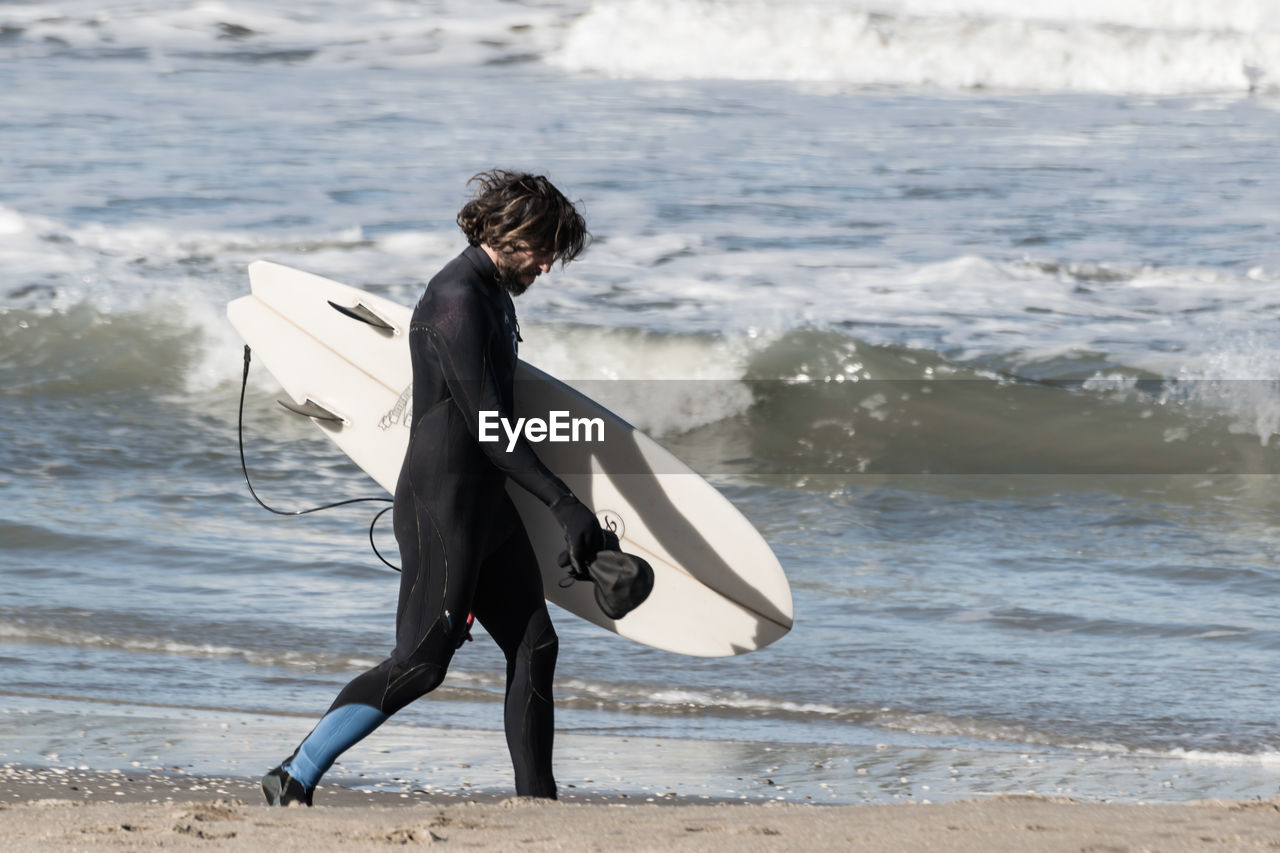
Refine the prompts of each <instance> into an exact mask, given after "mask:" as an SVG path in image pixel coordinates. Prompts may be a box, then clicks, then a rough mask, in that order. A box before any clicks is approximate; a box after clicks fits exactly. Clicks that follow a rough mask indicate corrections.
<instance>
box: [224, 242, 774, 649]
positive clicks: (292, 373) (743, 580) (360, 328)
mask: <svg viewBox="0 0 1280 853" xmlns="http://www.w3.org/2000/svg"><path fill="white" fill-rule="evenodd" d="M249 279H250V286H251V293H250V295H248V296H243V297H241V298H239V299H235V300H233V301H231V302H230V303H228V305H227V315H228V318H229V319H230V321H231V324H232V325H233V326H234V327H235V329H236V331H237V332H238V333H239V334H240V336H241V337H242V338H243V339H244V341H245V343H247V344H248V345H249V346H250V348H251V349H252V350H253V352H254V355H255V356H256V357H257V359H258V360H259V361H261V362H262V364H263V365H265V367H266V368H267V370H268V371H269V372H270V373H271V374H272V376H274V377H275V379H276V380H277V381H278V382H279V383H280V385H281V386H282V387H283V388H284V390H285V391H286V393H288V395H289V397H290V398H291V399H292V402H293V404H294V407H296V408H301V409H302V411H303V412H305V413H307V414H309V415H310V416H311V417H312V420H313V422H314V423H315V424H316V426H317V427H318V428H319V429H320V430H321V431H322V432H324V434H325V435H326V436H328V437H329V438H330V439H331V440H333V442H334V443H335V444H337V445H338V446H339V447H340V448H341V449H342V450H343V451H344V452H346V454H347V455H348V456H350V457H351V459H352V460H353V461H354V462H355V463H356V464H357V465H359V466H360V467H361V468H362V469H363V470H364V471H365V472H366V473H368V474H369V476H371V477H372V478H373V479H374V480H375V481H377V482H378V483H379V484H380V485H381V486H382V487H383V488H385V489H386V490H387V491H388V492H392V493H394V491H395V485H396V480H397V478H398V477H399V473H400V466H401V463H402V461H403V459H404V454H405V449H406V447H407V445H408V439H409V422H410V414H411V412H410V409H411V385H412V380H413V375H412V367H411V365H410V359H409V350H408V328H409V322H410V317H411V315H412V310H411V309H409V308H407V307H405V306H403V305H400V304H398V303H396V302H393V301H391V300H388V299H385V298H382V297H379V296H377V295H375V294H371V293H368V292H366V291H363V290H360V289H359V288H355V287H349V286H347V285H344V284H341V283H339V282H336V281H332V280H330V279H327V278H323V277H321V276H318V275H313V274H311V273H307V272H303V271H301V270H295V269H292V268H290V267H286V266H282V265H280V264H275V263H270V262H267V261H255V262H254V263H252V264H251V265H250V266H249ZM515 409H516V411H515V412H514V413H513V414H514V416H516V417H540V418H544V419H545V418H546V417H547V413H548V412H552V411H562V412H566V413H567V415H568V418H570V419H573V418H586V419H594V418H599V419H601V420H602V422H603V424H604V429H605V431H606V434H607V435H608V440H607V441H606V442H603V443H589V442H585V441H579V442H561V443H552V442H542V443H539V444H536V445H534V449H535V450H536V451H537V453H538V456H539V458H541V459H542V461H543V462H544V463H545V464H546V465H547V466H548V467H549V468H550V469H551V470H552V471H555V472H556V474H557V475H558V476H559V477H561V479H563V480H564V481H565V483H566V484H567V485H568V486H569V488H571V489H573V491H574V494H576V495H577V496H578V497H579V498H580V499H581V500H582V501H583V503H585V504H586V505H587V506H589V507H591V508H593V509H594V510H595V511H596V514H597V517H599V518H600V519H601V522H602V523H603V524H606V525H608V526H610V527H611V528H612V529H613V530H614V531H615V532H616V533H617V534H618V536H619V539H620V541H621V543H622V550H623V551H626V552H628V553H633V554H636V555H638V556H641V557H643V558H644V559H646V560H647V561H648V562H649V563H650V564H651V565H652V566H653V569H654V576H655V577H654V587H653V592H652V593H651V594H650V596H649V598H648V599H647V600H646V601H645V602H644V603H643V604H642V605H640V606H639V607H638V608H636V609H635V610H633V611H632V612H631V613H629V614H627V615H626V616H625V617H623V618H622V619H620V620H616V621H615V620H612V619H609V618H608V617H607V616H605V615H604V614H603V613H602V612H601V611H600V609H599V606H598V605H597V604H596V602H595V599H594V596H593V592H592V588H591V585H590V584H589V583H585V582H578V583H573V584H572V585H570V586H568V587H561V586H560V582H561V581H562V580H563V579H564V577H565V570H564V569H562V568H560V567H559V566H558V565H557V562H556V558H557V556H558V555H559V553H560V552H561V551H562V550H563V549H564V536H563V532H562V530H561V528H560V526H559V525H558V524H557V523H556V522H555V519H554V518H553V517H552V515H551V513H550V511H549V510H548V509H547V508H546V507H544V506H543V505H542V504H541V502H539V501H538V500H537V499H535V498H534V497H533V496H532V495H530V494H529V493H527V492H525V491H524V490H523V489H521V488H520V487H519V486H517V485H515V484H514V483H512V484H510V485H509V486H508V491H509V493H510V495H511V498H512V500H513V501H514V503H515V505H516V508H517V510H518V511H519V513H520V516H521V520H522V521H523V522H524V524H525V527H526V529H527V530H528V532H529V537H530V539H531V541H532V543H533V546H534V550H535V551H536V553H537V554H538V559H539V564H540V569H541V571H542V577H543V587H544V591H545V593H546V596H547V599H548V600H549V601H551V602H553V603H555V604H557V605H558V606H560V607H563V608H564V609H565V610H568V611H569V612H571V613H574V614H576V615H577V616H580V617H582V618H584V619H586V620H588V621H590V622H593V623H595V624H597V625H600V626H601V627H604V628H607V629H608V630H611V631H614V632H616V633H618V634H620V635H621V636H624V637H627V638H629V639H632V640H635V641H637V642H640V643H644V644H645V645H649V646H653V647H654V648H658V649H663V650H666V651H670V652H676V653H679V654H686V655H695V656H700V657H719V656H727V655H735V654H741V653H744V652H749V651H752V650H755V649H759V648H763V647H764V646H767V645H769V644H770V643H772V642H774V641H776V640H777V639H779V638H780V637H782V636H783V635H785V634H786V633H787V632H788V631H789V630H790V629H791V625H792V602H791V589H790V586H789V585H788V583H787V579H786V575H785V574H784V573H783V570H782V566H781V565H780V564H779V563H778V560H777V557H776V556H774V554H773V551H772V550H771V549H770V548H769V546H768V544H767V543H766V542H765V541H764V539H763V537H761V536H760V534H759V532H758V531H756V529H755V528H754V527H752V526H751V524H750V522H748V521H747V520H746V519H745V518H744V517H743V516H742V514H741V513H740V512H739V511H738V510H737V509H736V508H735V507H734V506H733V504H731V503H730V502H729V501H728V500H727V499H726V498H725V497H724V496H723V495H721V494H720V493H719V492H718V491H716V489H715V487H713V486H712V485H711V484H710V483H708V482H707V481H706V480H704V479H703V478H702V477H701V476H700V475H698V474H697V473H696V472H695V471H693V470H692V469H691V468H689V467H688V466H686V465H684V464H683V463H682V462H680V461H679V460H678V459H676V457H675V456H673V455H672V454H671V453H669V452H668V451H666V450H665V449H663V448H662V447H661V446H660V445H659V444H658V443H657V442H655V441H653V439H651V438H649V437H648V436H647V435H645V434H644V433H643V432H641V431H639V430H637V429H635V428H634V427H632V426H631V425H630V424H628V423H627V422H626V421H625V420H623V419H622V418H620V417H618V416H617V415H615V414H613V413H612V412H610V411H609V410H607V409H605V408H604V407H603V406H601V405H599V404H598V403H596V402H594V401H593V400H591V399H590V398H588V397H586V396H585V395H583V394H581V393H579V392H578V391H576V390H574V389H573V388H571V387H570V386H568V385H566V384H564V383H562V382H560V381H559V380H557V379H555V378H554V377H552V376H550V375H548V374H546V373H544V372H543V371H540V370H538V369H537V368H535V367H533V366H531V365H529V364H527V363H526V362H523V361H521V362H520V363H519V366H518V368H517V373H516V402H515Z"/></svg>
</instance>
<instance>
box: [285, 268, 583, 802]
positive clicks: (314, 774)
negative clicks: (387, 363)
mask: <svg viewBox="0 0 1280 853" xmlns="http://www.w3.org/2000/svg"><path fill="white" fill-rule="evenodd" d="M496 277H497V269H496V267H495V266H494V264H493V262H492V261H491V260H490V259H489V256H488V255H487V254H486V253H485V251H484V250H483V249H481V248H479V247H476V246H472V247H470V248H468V249H467V250H466V251H464V252H463V253H462V254H461V255H459V256H458V257H457V258H455V259H454V260H453V261H451V262H450V263H449V264H448V265H447V266H446V267H445V268H444V269H443V270H441V271H440V273H439V274H438V275H436V276H435V278H433V279H431V281H430V283H429V284H428V285H427V289H426V292H425V293H424V295H423V297H422V299H421V301H420V302H419V303H418V306H417V308H416V310H415V311H414V312H413V321H412V324H411V327H410V330H409V349H410V353H411V355H412V359H413V419H412V425H411V429H410V436H409V449H408V452H407V453H406V455H405V461H404V465H403V467H402V468H401V472H400V480H399V483H398V484H397V487H396V495H395V533H396V539H397V541H398V542H399V545H400V556H401V565H402V567H403V568H402V572H403V573H402V575H401V580H400V601H399V605H398V607H397V610H396V647H395V650H394V651H393V652H392V653H391V656H390V657H389V658H387V659H386V660H384V661H383V662H382V663H380V664H378V665H377V666H375V667H374V668H373V669H371V670H369V671H367V672H365V673H363V674H361V675H358V676H356V677H355V678H354V679H352V681H351V682H350V683H349V684H347V686H346V687H345V688H343V690H342V692H341V693H339V694H338V698H337V699H336V700H335V701H334V703H333V706H332V707H331V708H330V709H329V711H328V712H327V713H326V714H325V716H324V718H322V719H321V721H320V722H319V723H318V724H317V725H316V727H315V729H313V730H312V731H311V733H310V734H309V735H307V737H306V739H305V740H304V741H303V743H302V744H301V745H300V746H299V748H298V750H297V751H295V753H294V755H293V756H292V757H291V758H290V759H289V761H288V762H286V763H285V765H284V768H285V769H286V770H287V771H288V772H289V773H290V774H291V775H292V776H293V777H294V778H296V779H298V780H299V781H300V782H301V783H302V784H303V785H304V786H305V787H307V788H311V787H314V786H315V784H316V782H317V781H319V778H320V776H321V775H322V774H323V773H324V772H325V771H326V770H327V769H328V768H329V766H330V765H331V764H332V763H333V760H334V759H335V758H337V756H338V755H340V754H341V753H342V752H343V751H344V750H346V749H347V748H348V747H350V746H351V745H352V744H354V743H356V742H357V741H358V740H360V739H361V738H363V737H364V736H365V735H367V734H368V733H369V732H371V731H373V729H375V728H376V727H377V726H378V725H379V724H381V723H382V721H384V720H385V719H386V718H387V717H388V716H390V715H391V714H394V713H395V712H396V711H398V710H400V709H401V708H403V707H404V706H405V705H407V704H409V703H410V702H412V701H413V700H415V699H417V698H419V697H420V696H423V695H424V694H426V693H429V692H430V691H431V690H433V689H435V688H436V687H437V686H438V685H439V684H440V682H441V681H442V680H443V679H444V676H445V672H446V670H447V669H448V667H449V661H450V659H451V658H452V657H453V652H454V650H455V649H456V648H457V647H458V646H459V645H460V644H461V642H462V641H463V638H464V637H465V636H466V631H467V625H466V618H467V613H468V612H471V613H474V614H475V617H476V619H478V620H479V621H480V624H481V625H483V626H484V628H485V630H487V631H488V632H489V634H490V635H491V636H492V637H493V638H494V640H496V641H497V643H498V645H499V646H500V647H501V648H502V651H503V652H504V653H505V654H506V658H507V695H506V706H505V722H506V734H507V745H508V747H509V749H510V751H511V758H512V762H513V764H514V766H515V780H516V792H517V793H518V794H521V795H528V796H542V797H554V796H555V794H556V784H555V779H554V777H553V776H552V772H551V745H552V737H553V709H552V699H551V679H552V675H553V673H554V671H555V663H556V652H557V641H556V634H555V631H554V629H553V628H552V627H551V620H550V617H549V616H548V614H547V607H546V603H545V602H544V600H543V590H542V579H541V575H540V573H539V570H538V563H537V559H536V557H535V555H534V553H533V548H532V546H531V545H530V543H529V537H528V535H527V534H526V533H525V530H524V527H523V525H522V524H521V522H520V519H519V517H518V516H517V514H516V510H515V507H514V505H513V504H512V502H511V499H510V498H509V497H508V496H507V493H506V482H507V479H508V478H510V479H513V480H515V481H516V482H517V483H518V484H519V485H521V486H523V487H524V488H525V489H527V490H529V491H530V492H532V493H533V494H534V495H535V496H537V497H538V498H539V499H540V500H542V501H543V502H544V503H546V504H547V505H548V506H550V505H552V504H555V503H556V502H557V501H563V500H564V499H568V500H573V498H572V493H571V492H570V491H569V489H568V488H567V487H566V486H565V484H564V483H563V482H561V481H560V479H559V478H558V477H556V476H555V475H554V474H552V473H551V472H550V471H549V470H548V469H547V468H546V466H545V465H543V464H542V462H541V461H539V459H538V457H537V455H536V454H535V453H534V452H533V450H532V448H530V447H529V445H528V444H527V443H526V442H525V441H524V440H523V438H522V439H520V440H519V441H518V442H517V443H516V445H515V447H514V448H513V449H512V450H511V451H508V450H507V442H506V441H505V440H503V441H496V442H480V441H479V440H478V434H479V412H481V411H496V412H498V413H499V414H500V415H501V416H502V417H506V418H509V419H511V421H512V422H514V418H513V417H512V394H513V384H514V377H515V370H516V348H517V341H518V339H519V335H518V331H517V326H516V317H515V309H514V306H513V305H512V302H511V297H510V296H509V295H508V294H507V293H506V291H504V290H503V289H502V288H501V287H499V286H498V284H497V278H496Z"/></svg>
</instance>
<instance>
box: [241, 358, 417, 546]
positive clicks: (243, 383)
mask: <svg viewBox="0 0 1280 853" xmlns="http://www.w3.org/2000/svg"><path fill="white" fill-rule="evenodd" d="M249 354H250V350H249V345H248V344H245V345H244V374H243V375H242V376H241V377H240V413H239V418H238V419H237V423H236V441H237V442H238V444H239V446H240V471H241V473H243V474H244V483H245V485H246V486H248V487H249V494H251V495H253V499H254V500H255V501H257V502H258V506H260V507H262V508H263V509H265V510H267V511H268V512H273V513H275V514H276V515H307V514H308V513H312V512H320V511H321V510H326V509H336V508H337V507H340V506H347V505H348V504H358V503H392V500H391V498H382V497H378V498H350V499H348V500H344V501H336V502H334V503H330V504H325V505H324V506H314V507H311V508H310V509H295V510H285V509H276V508H275V507H273V506H270V505H268V504H267V503H266V501H264V500H263V499H262V498H260V497H258V492H257V490H256V489H254V487H253V482H252V481H251V480H250V479H249V466H248V465H247V464H246V463H245V459H244V397H245V389H246V388H248V387H249V360H250V355H249ZM392 509H394V507H390V506H389V507H386V508H385V509H383V510H381V511H379V512H378V514H377V515H375V516H374V517H373V521H372V522H370V523H369V547H370V548H372V549H373V553H374V554H375V555H377V557H378V559H379V560H381V561H382V562H383V564H384V565H386V566H387V567H388V568H391V569H394V570H396V571H397V572H398V571H400V567H399V566H397V565H394V564H393V563H390V562H388V561H387V558H386V557H384V556H382V552H381V551H379V550H378V545H377V543H375V542H374V541H373V531H374V528H375V527H377V525H378V519H380V518H382V516H384V515H386V514H387V513H388V512H390V511H391V510H392Z"/></svg>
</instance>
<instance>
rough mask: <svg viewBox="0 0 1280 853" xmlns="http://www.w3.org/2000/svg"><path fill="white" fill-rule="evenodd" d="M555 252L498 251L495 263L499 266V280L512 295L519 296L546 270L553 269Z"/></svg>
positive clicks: (533, 250)
mask: <svg viewBox="0 0 1280 853" xmlns="http://www.w3.org/2000/svg"><path fill="white" fill-rule="evenodd" d="M553 261H555V253H554V252H548V251H544V250H541V249H517V250H516V251H514V252H509V253H498V255H497V257H496V258H495V259H494V263H495V264H496V265H497V267H498V276H499V281H500V282H501V284H502V286H503V287H504V288H505V289H506V290H507V291H508V292H509V293H510V294H511V295H512V296H519V295H520V294H522V293H524V292H525V291H526V290H528V289H529V287H530V285H532V284H533V282H534V281H535V280H536V279H537V278H538V276H539V275H541V274H542V273H544V272H550V271H551V264H552V262H553Z"/></svg>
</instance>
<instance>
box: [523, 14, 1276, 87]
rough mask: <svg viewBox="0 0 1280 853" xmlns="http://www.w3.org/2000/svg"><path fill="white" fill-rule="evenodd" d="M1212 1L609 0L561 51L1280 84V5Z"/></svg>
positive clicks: (825, 69)
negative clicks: (790, 0) (791, 0)
mask: <svg viewBox="0 0 1280 853" xmlns="http://www.w3.org/2000/svg"><path fill="white" fill-rule="evenodd" d="M1205 6H1206V4H1192V3H1186V2H1184V3H1174V4H1160V3H1157V2H1149V0H1130V2H1118V3H1102V2H1087V3H1067V2H1050V3H1036V4H1025V3H1023V4H1016V3H1013V2H1006V0H987V2H979V0H971V2H959V3H951V2H947V3H942V2H936V0H935V2H924V0H921V2H912V0H903V2H896V3H895V2H889V0H884V2H840V3H838V2H813V0H808V2H799V3H784V2H763V0H738V2H724V0H612V2H607V1H606V0H601V2H597V3H595V4H594V5H593V6H592V8H591V10H590V11H589V12H588V13H587V14H585V15H583V16H581V17H580V18H577V19H576V20H575V21H574V22H573V24H572V26H571V28H570V30H569V32H568V34H567V36H566V37H565V40H564V43H563V45H562V46H561V47H560V48H559V49H558V50H556V51H555V52H553V53H552V54H551V56H550V58H549V59H550V61H551V62H552V63H553V64H555V65H557V66H559V67H561V68H564V69H566V70H568V71H574V72H593V73H599V74H604V75H608V76H615V77H648V78H656V79H685V78H729V79H740V80H789V81H807V82H817V83H839V84H848V85H853V86H908V87H915V86H924V87H931V88H943V89H969V88H998V89H1010V90H1032V91H1073V92H1142V93H1177V92H1219V91H1247V90H1249V89H1252V88H1256V87H1259V86H1261V87H1269V86H1275V85H1280V13H1278V12H1277V11H1276V10H1275V7H1274V5H1273V4H1263V3H1260V2H1247V0H1238V2H1235V3H1229V4H1224V5H1223V6H1222V7H1221V8H1218V7H1217V5H1216V4H1215V8H1214V9H1213V10H1212V11H1208V10H1206V9H1205ZM1197 7H1198V8H1197Z"/></svg>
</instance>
